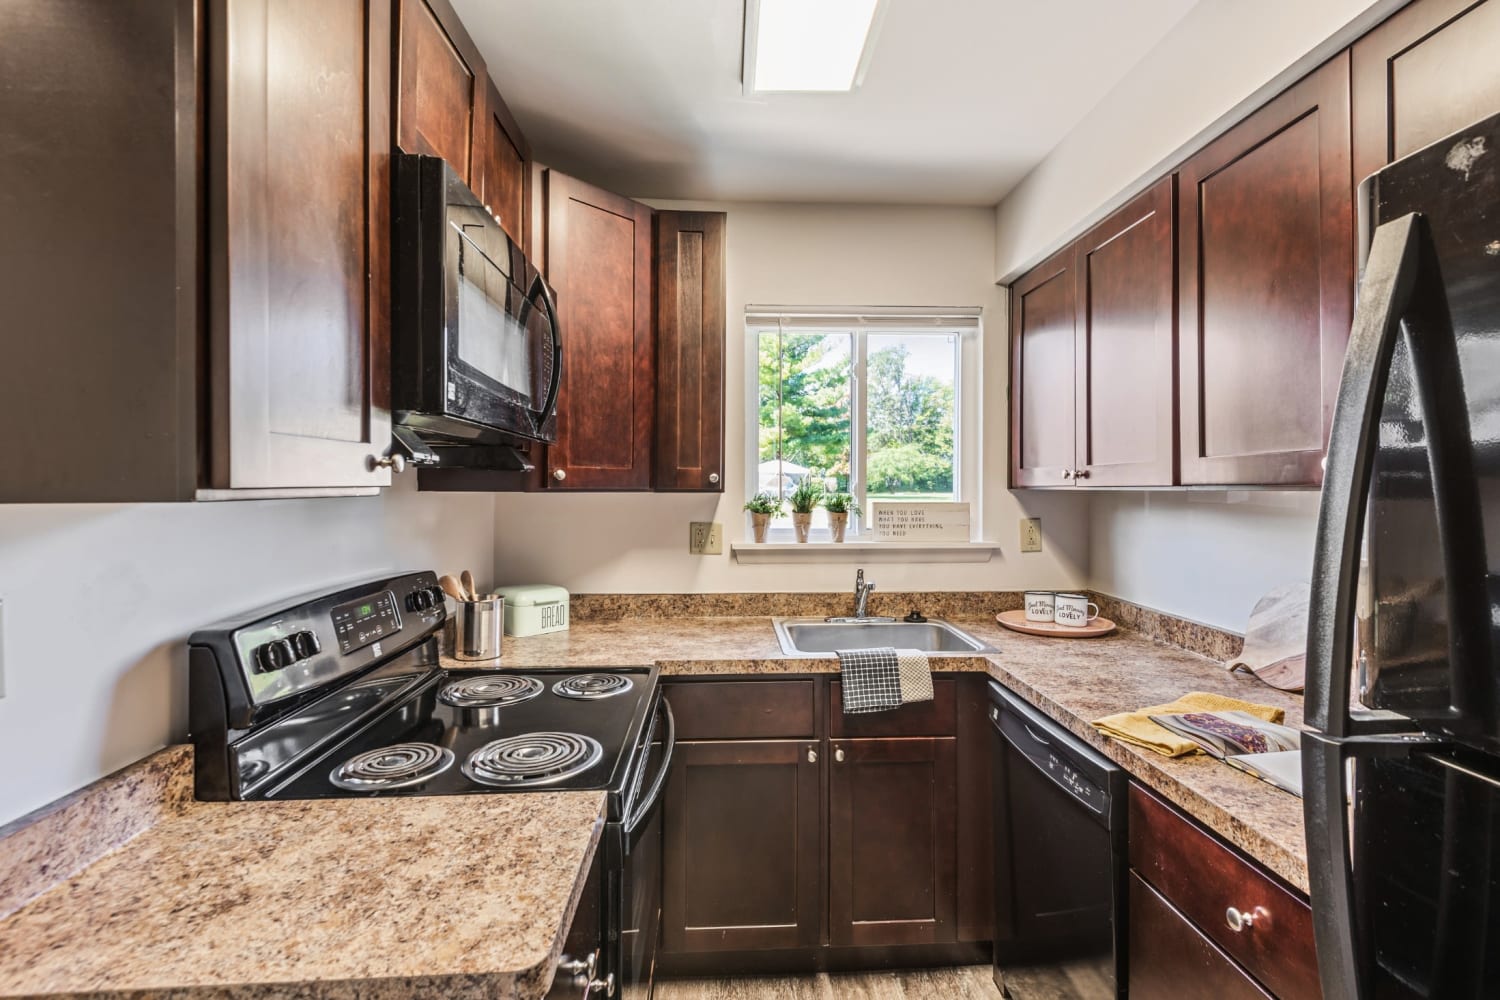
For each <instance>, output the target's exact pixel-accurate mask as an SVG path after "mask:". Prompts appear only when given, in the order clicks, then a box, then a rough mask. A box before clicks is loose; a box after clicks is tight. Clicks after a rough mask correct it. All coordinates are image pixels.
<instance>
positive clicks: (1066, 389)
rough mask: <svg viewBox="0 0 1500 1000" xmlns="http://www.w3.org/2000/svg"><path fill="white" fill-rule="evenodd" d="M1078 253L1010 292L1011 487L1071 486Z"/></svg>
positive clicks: (1052, 261) (1049, 264)
mask: <svg viewBox="0 0 1500 1000" xmlns="http://www.w3.org/2000/svg"><path fill="white" fill-rule="evenodd" d="M1073 259H1074V248H1073V247H1072V246H1071V245H1070V246H1069V247H1068V248H1067V249H1065V250H1063V251H1061V252H1059V253H1057V254H1054V255H1053V256H1052V257H1049V258H1048V259H1047V260H1044V261H1043V262H1042V263H1040V264H1038V265H1037V266H1036V267H1034V268H1032V269H1031V270H1030V271H1028V272H1027V273H1026V274H1025V275H1023V276H1022V277H1021V278H1019V279H1018V280H1017V281H1016V282H1015V284H1013V285H1011V287H1010V298H1011V304H1010V317H1011V318H1010V331H1011V335H1010V485H1011V486H1013V487H1019V486H1071V485H1072V483H1073V449H1074V400H1073V392H1074V349H1075V345H1074V341H1075V339H1076V331H1075V329H1074V325H1073V317H1074V311H1075V310H1074V305H1075V301H1076V298H1077V289H1076V288H1075V286H1074V277H1073Z"/></svg>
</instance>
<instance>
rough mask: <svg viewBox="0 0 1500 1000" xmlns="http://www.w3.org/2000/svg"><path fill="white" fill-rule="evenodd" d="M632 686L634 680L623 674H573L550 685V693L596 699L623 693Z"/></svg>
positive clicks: (565, 696) (580, 699)
mask: <svg viewBox="0 0 1500 1000" xmlns="http://www.w3.org/2000/svg"><path fill="white" fill-rule="evenodd" d="M634 686H635V681H633V680H631V679H630V678H629V677H626V676H625V675H624V674H574V675H573V676H572V677H569V678H566V679H565V680H560V681H558V682H557V683H556V684H554V685H552V693H553V694H555V695H558V696H559V697H562V698H576V699H577V700H579V701H597V700H598V699H600V698H613V697H614V696H615V695H617V694H624V693H625V692H626V691H629V690H630V689H631V688H632V687H634Z"/></svg>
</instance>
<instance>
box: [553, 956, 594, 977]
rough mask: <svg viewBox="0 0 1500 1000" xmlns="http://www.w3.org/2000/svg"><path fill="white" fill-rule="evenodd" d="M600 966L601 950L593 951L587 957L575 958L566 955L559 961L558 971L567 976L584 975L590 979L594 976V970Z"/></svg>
mask: <svg viewBox="0 0 1500 1000" xmlns="http://www.w3.org/2000/svg"><path fill="white" fill-rule="evenodd" d="M598 968H599V952H598V951H597V950H595V951H593V952H591V953H590V954H589V957H588V958H587V959H582V958H573V957H572V956H570V955H564V956H563V957H562V961H561V962H559V963H557V971H558V972H560V973H562V974H563V975H566V976H584V977H586V978H588V979H593V978H594V972H595V970H597V969H598Z"/></svg>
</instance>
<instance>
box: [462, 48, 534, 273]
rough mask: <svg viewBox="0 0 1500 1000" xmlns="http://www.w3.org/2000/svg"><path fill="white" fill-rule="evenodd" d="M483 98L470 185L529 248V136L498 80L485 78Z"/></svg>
mask: <svg viewBox="0 0 1500 1000" xmlns="http://www.w3.org/2000/svg"><path fill="white" fill-rule="evenodd" d="M481 95H482V96H483V98H484V103H483V105H482V106H481V107H480V109H479V113H477V114H475V116H474V120H475V123H476V124H475V129H476V132H477V134H476V136H475V138H474V179H473V183H471V184H470V185H469V186H470V187H471V188H473V189H474V193H475V194H476V195H478V196H479V200H480V201H482V202H484V204H485V205H486V206H488V208H489V210H490V212H491V213H492V214H494V215H497V216H499V218H500V226H501V228H503V229H504V230H505V231H506V233H508V234H509V235H510V238H511V239H513V240H515V241H516V243H518V244H520V245H521V246H523V247H524V246H525V245H526V234H527V222H528V220H527V217H526V207H527V203H528V201H529V198H528V191H527V183H528V181H529V179H530V176H531V171H530V168H529V165H528V161H529V160H530V158H531V152H530V147H529V146H527V144H526V137H525V136H523V135H522V134H521V129H520V126H518V125H517V124H516V120H515V119H514V118H512V117H511V114H510V109H509V108H508V107H506V106H505V101H503V100H502V99H501V97H500V92H499V91H498V90H496V89H495V84H494V81H492V80H490V79H489V78H488V77H486V78H485V81H484V86H483V89H482V90H481Z"/></svg>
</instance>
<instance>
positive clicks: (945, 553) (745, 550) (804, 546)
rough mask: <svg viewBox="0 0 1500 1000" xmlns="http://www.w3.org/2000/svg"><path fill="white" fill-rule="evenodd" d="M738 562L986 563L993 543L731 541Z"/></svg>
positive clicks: (995, 548) (994, 546)
mask: <svg viewBox="0 0 1500 1000" xmlns="http://www.w3.org/2000/svg"><path fill="white" fill-rule="evenodd" d="M729 551H730V552H732V553H734V558H735V561H736V562H740V563H808V562H821V563H844V562H848V563H854V562H859V563H980V562H989V561H990V559H992V558H993V557H994V556H995V554H996V553H998V552H999V551H1000V546H999V545H998V544H997V543H995V542H930V543H909V542H760V543H756V542H731V543H730V544H729Z"/></svg>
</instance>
